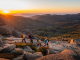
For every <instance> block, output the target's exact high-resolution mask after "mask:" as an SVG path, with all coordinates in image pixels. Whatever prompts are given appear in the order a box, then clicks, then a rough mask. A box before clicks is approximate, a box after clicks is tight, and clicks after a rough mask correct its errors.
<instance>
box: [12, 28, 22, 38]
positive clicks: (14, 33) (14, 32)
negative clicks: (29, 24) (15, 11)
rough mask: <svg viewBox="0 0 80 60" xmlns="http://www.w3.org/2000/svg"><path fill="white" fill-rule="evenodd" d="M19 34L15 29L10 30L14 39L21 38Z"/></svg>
mask: <svg viewBox="0 0 80 60" xmlns="http://www.w3.org/2000/svg"><path fill="white" fill-rule="evenodd" d="M21 34H22V33H20V32H18V31H16V30H15V29H12V35H13V36H15V37H21Z"/></svg>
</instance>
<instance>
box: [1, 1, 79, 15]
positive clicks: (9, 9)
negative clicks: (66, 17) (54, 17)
mask: <svg viewBox="0 0 80 60" xmlns="http://www.w3.org/2000/svg"><path fill="white" fill-rule="evenodd" d="M0 13H57V14H60V13H62V14H63V13H64V14H65V13H80V0H0Z"/></svg>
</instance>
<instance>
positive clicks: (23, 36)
mask: <svg viewBox="0 0 80 60" xmlns="http://www.w3.org/2000/svg"><path fill="white" fill-rule="evenodd" d="M21 38H23V39H22V42H23V41H25V35H24V33H23V34H22V35H21ZM25 43H26V41H25Z"/></svg>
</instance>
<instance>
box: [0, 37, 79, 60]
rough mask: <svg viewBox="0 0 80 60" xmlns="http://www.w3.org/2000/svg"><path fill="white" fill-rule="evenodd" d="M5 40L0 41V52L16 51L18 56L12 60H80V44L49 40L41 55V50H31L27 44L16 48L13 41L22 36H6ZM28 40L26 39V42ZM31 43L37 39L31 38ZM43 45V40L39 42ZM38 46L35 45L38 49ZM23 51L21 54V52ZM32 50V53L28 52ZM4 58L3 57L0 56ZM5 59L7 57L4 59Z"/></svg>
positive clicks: (15, 41) (19, 39)
mask: <svg viewBox="0 0 80 60" xmlns="http://www.w3.org/2000/svg"><path fill="white" fill-rule="evenodd" d="M6 39H7V40H5V41H2V43H3V45H2V46H1V47H0V53H1V52H6V53H7V54H12V53H18V54H20V55H19V56H17V57H15V58H13V59H12V60H24V59H23V57H25V60H36V59H37V60H80V46H78V45H77V44H71V43H68V42H65V41H55V40H52V41H49V48H50V49H47V50H46V54H47V55H46V56H43V54H42V53H41V52H33V50H32V49H31V48H30V47H29V46H25V48H24V49H22V48H16V45H14V43H18V42H21V41H22V38H14V37H8V38H6ZM0 40H1V39H0ZM29 42H30V40H29V39H26V43H29ZM33 44H35V45H36V44H37V40H36V39H33ZM41 44H42V46H44V42H43V41H42V42H41ZM39 47H40V46H38V47H37V49H39ZM22 52H23V54H21V53H22ZM30 52H33V53H30ZM0 59H4V58H0ZM4 60H7V59H4Z"/></svg>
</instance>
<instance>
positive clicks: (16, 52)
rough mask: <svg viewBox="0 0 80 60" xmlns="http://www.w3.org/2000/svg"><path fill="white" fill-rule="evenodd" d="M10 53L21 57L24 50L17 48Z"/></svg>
mask: <svg viewBox="0 0 80 60" xmlns="http://www.w3.org/2000/svg"><path fill="white" fill-rule="evenodd" d="M10 53H11V54H16V55H21V54H23V49H22V48H15V49H14V50H12V51H11V52H10Z"/></svg>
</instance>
